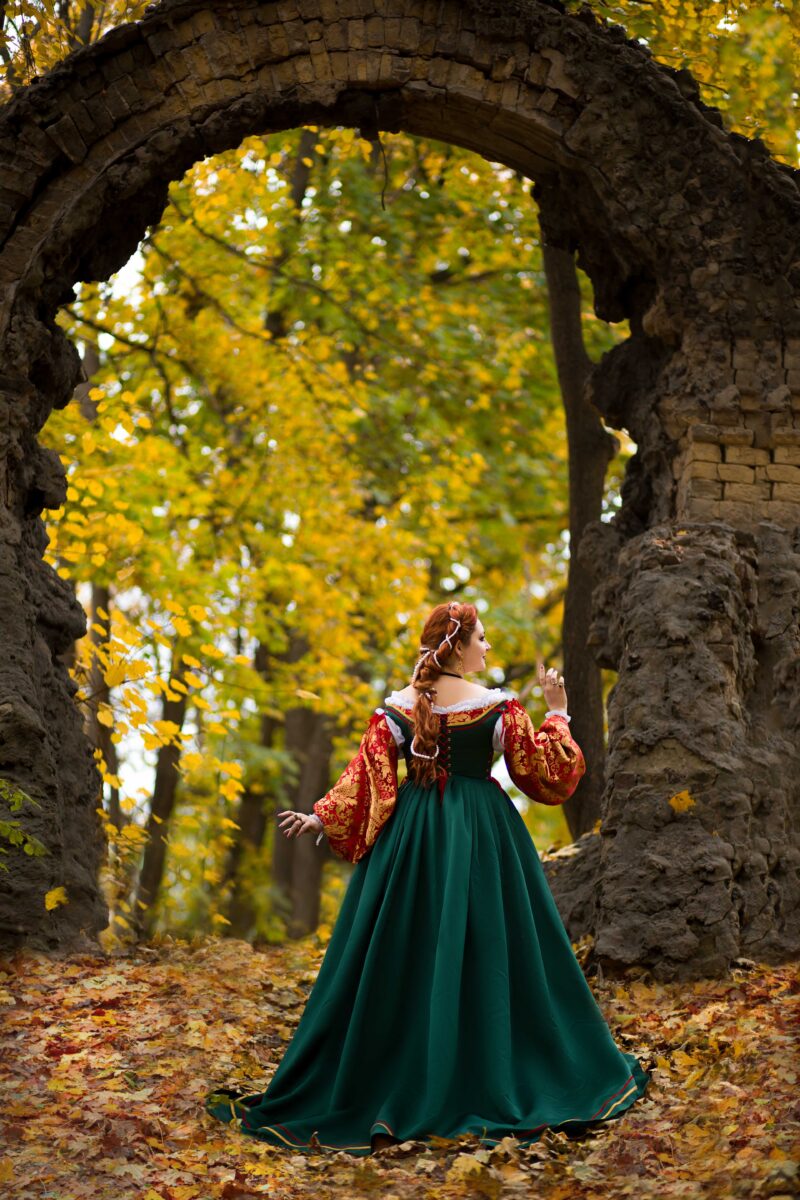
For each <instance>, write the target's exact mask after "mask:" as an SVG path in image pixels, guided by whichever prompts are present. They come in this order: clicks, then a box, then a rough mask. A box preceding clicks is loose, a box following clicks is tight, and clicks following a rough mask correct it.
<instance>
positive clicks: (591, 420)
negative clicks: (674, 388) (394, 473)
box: [542, 243, 618, 839]
mask: <svg viewBox="0 0 800 1200" xmlns="http://www.w3.org/2000/svg"><path fill="white" fill-rule="evenodd" d="M542 252H543V258H544V269H545V275H546V277H547V290H548V297H549V305H550V337H551V340H552V345H553V353H554V355H555V361H556V369H557V371H558V382H559V386H560V388H561V396H562V400H563V402H564V412H565V415H566V425H567V446H568V450H569V544H570V557H569V572H568V575H567V592H566V598H565V601H564V624H563V634H562V637H563V648H564V680H565V683H566V685H567V694H568V696H569V697H570V707H571V708H572V710H573V713H572V714H571V715H572V722H571V732H572V733H573V735H574V737H575V740H576V741H577V743H578V745H579V746H580V747H581V749H582V750H583V752H584V755H585V757H586V774H585V775H584V777H583V779H582V780H581V781H580V783H579V784H578V787H577V788H576V790H575V792H574V793H573V795H572V796H571V797H570V798H569V800H568V801H567V802H566V804H565V805H564V816H565V817H566V820H567V825H568V826H569V830H570V833H571V834H572V837H573V839H576V838H578V837H580V836H581V834H582V833H586V832H587V831H588V830H589V829H591V828H592V826H593V825H594V824H595V822H596V821H597V820H598V819H599V817H600V801H601V797H602V795H603V789H604V786H605V741H604V737H603V716H604V714H603V692H602V675H601V672H600V667H599V666H598V665H597V662H596V661H595V658H594V656H593V655H592V654H590V653H588V651H587V648H586V631H587V630H588V628H589V623H590V620H591V615H592V580H591V577H590V576H589V575H588V574H587V572H586V570H585V569H584V568H583V567H582V566H581V565H580V563H579V562H578V555H577V549H578V542H579V541H580V538H581V534H582V532H583V530H584V528H585V526H586V525H587V524H588V523H589V522H590V521H597V520H599V519H600V514H601V512H602V500H603V490H604V487H605V477H606V468H607V466H608V463H609V461H610V460H611V459H612V458H613V457H614V455H615V454H616V452H617V448H618V443H617V439H616V438H615V437H614V436H613V435H612V434H610V433H608V432H607V431H606V429H605V427H604V426H603V422H602V420H601V417H600V414H599V413H598V412H597V410H596V409H594V408H593V407H592V405H591V404H589V403H587V401H586V400H585V399H584V394H583V389H584V384H585V383H586V380H587V378H588V375H589V371H590V370H591V366H592V360H591V359H590V358H589V355H588V354H587V353H586V348H585V346H584V343H583V332H582V329H581V294H580V285H579V283H578V273H577V270H576V268H575V262H574V260H573V257H572V255H571V254H568V253H567V252H566V251H565V250H558V249H556V248H555V247H553V246H548V245H547V244H546V243H543V245H542Z"/></svg>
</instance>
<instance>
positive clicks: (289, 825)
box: [278, 808, 322, 838]
mask: <svg viewBox="0 0 800 1200" xmlns="http://www.w3.org/2000/svg"><path fill="white" fill-rule="evenodd" d="M281 817H283V818H284V820H283V821H280V818H281ZM278 819H279V824H280V829H281V833H285V834H286V836H287V838H290V837H300V835H301V834H303V833H319V831H320V830H321V829H322V822H321V821H320V819H319V817H318V816H317V815H316V813H301V812H295V811H294V810H293V809H291V808H286V809H284V810H283V812H279V813H278Z"/></svg>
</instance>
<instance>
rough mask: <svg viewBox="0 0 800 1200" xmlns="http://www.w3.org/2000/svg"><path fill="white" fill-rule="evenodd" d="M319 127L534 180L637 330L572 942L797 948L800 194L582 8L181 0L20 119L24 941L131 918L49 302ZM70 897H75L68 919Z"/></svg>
mask: <svg viewBox="0 0 800 1200" xmlns="http://www.w3.org/2000/svg"><path fill="white" fill-rule="evenodd" d="M303 124H317V125H323V126H325V125H334V124H335V125H352V126H356V127H358V128H359V129H360V130H361V131H362V133H364V134H365V135H371V134H373V133H375V132H376V131H378V130H385V131H399V130H402V131H405V132H407V133H412V134H421V135H426V136H430V137H434V138H438V139H441V140H444V141H450V142H453V143H455V144H458V145H461V146H463V147H465V148H469V149H472V150H474V151H477V152H478V153H480V154H482V155H483V156H484V157H486V158H488V159H490V160H492V161H502V162H504V163H506V164H507V165H509V166H512V167H515V168H518V169H519V170H521V171H522V172H523V173H524V174H525V175H526V176H529V177H531V178H533V179H534V180H535V181H536V185H535V191H534V194H535V196H536V199H537V201H538V204H539V209H540V218H541V223H542V227H543V230H544V234H545V237H546V238H547V240H548V241H550V242H551V243H553V244H556V245H561V246H565V247H568V248H571V249H577V251H578V261H579V264H580V265H581V266H582V267H583V268H584V269H585V270H586V271H587V272H588V274H589V275H590V277H591V280H592V283H593V287H594V293H595V304H596V310H597V313H598V315H599V316H601V317H603V318H604V319H607V320H611V321H617V320H621V319H623V318H627V319H628V320H629V322H630V328H631V336H630V338H629V339H628V340H627V341H626V342H625V343H623V344H622V345H620V346H618V347H617V348H616V349H615V350H614V351H612V352H611V353H610V354H609V355H607V356H606V357H605V358H604V359H603V361H602V363H600V364H599V365H598V367H597V368H596V369H595V370H594V372H593V374H592V378H591V380H590V383H589V393H590V396H591V398H592V400H593V402H594V403H595V405H596V406H597V408H598V409H599V410H600V411H601V412H602V414H603V416H604V417H605V419H606V420H607V422H608V423H609V424H610V425H612V426H615V427H622V428H625V429H627V430H628V431H629V433H630V434H631V436H632V437H633V438H634V440H635V441H636V442H637V444H638V453H637V454H636V456H635V457H634V459H633V460H632V462H631V464H630V467H629V470H628V473H627V477H626V481H625V486H624V489H623V504H622V509H621V512H620V513H619V514H618V516H617V518H616V519H615V521H614V522H613V523H612V524H605V523H601V522H598V523H597V524H595V525H593V526H590V527H588V528H587V529H586V531H585V532H584V535H583V537H582V539H581V543H580V546H579V547H578V548H577V552H578V553H579V554H580V555H581V558H582V561H584V562H585V563H586V564H587V565H588V566H589V567H590V568H592V569H593V571H594V572H595V577H596V581H597V586H596V589H595V593H594V602H595V617H594V620H593V624H592V627H591V629H590V630H589V632H588V637H587V644H588V645H589V646H590V647H591V649H592V652H593V653H594V654H595V655H596V657H597V660H598V661H599V662H600V663H601V665H605V666H609V667H613V668H615V669H616V670H617V671H618V672H619V678H618V681H617V683H616V685H615V688H614V689H613V692H612V696H611V698H610V703H609V770H608V785H607V792H606V795H605V798H604V818H603V821H602V825H601V829H600V831H599V833H598V834H596V835H586V837H585V838H583V839H581V842H580V843H579V845H578V849H579V851H580V853H579V854H577V855H576V854H575V853H574V848H572V853H571V854H570V855H569V856H563V858H558V856H557V858H556V860H555V861H554V862H553V863H552V864H551V881H552V883H553V886H554V890H555V891H556V892H557V895H558V898H559V903H560V906H561V909H562V912H563V913H564V915H565V918H566V919H567V920H568V922H569V927H570V932H571V934H572V936H573V937H574V936H577V934H578V933H579V932H581V931H583V930H584V929H592V930H593V931H594V932H595V935H596V943H595V954H596V956H597V959H598V961H599V962H600V963H602V964H605V965H607V966H608V967H610V966H613V965H614V964H624V963H628V962H633V961H635V962H639V963H644V964H647V965H649V966H651V967H652V969H653V970H654V972H655V973H656V975H657V976H659V977H662V978H670V977H673V976H677V975H683V976H692V975H700V974H703V973H708V972H715V971H721V970H724V969H725V968H726V966H727V965H728V964H729V963H730V961H731V960H732V959H733V958H735V957H736V955H737V954H740V953H747V954H750V955H753V956H757V957H761V958H765V959H770V960H773V961H776V960H779V959H781V958H782V957H786V956H787V955H790V954H793V953H796V951H797V948H798V945H800V917H798V913H800V904H798V900H799V899H800V882H799V878H798V877H799V871H800V868H799V864H800V850H799V849H798V838H797V830H796V827H795V824H794V823H795V821H796V814H797V808H798V805H797V799H798V782H797V781H798V778H800V770H798V767H800V762H799V761H798V759H799V758H800V749H799V748H798V742H799V739H798V736H797V734H798V730H799V729H800V635H799V634H798V621H797V616H798V597H799V596H800V528H798V526H799V525H800V313H798V303H797V296H798V283H800V256H799V255H798V251H797V232H796V231H797V229H798V227H800V221H799V220H798V218H799V217H800V195H799V194H798V173H797V172H794V171H792V170H791V169H789V168H788V167H785V166H782V165H781V164H778V163H776V162H774V161H773V160H771V159H770V158H769V156H768V154H767V152H766V150H765V149H764V147H763V146H762V145H761V143H759V142H757V141H748V140H746V139H744V138H742V137H739V136H737V135H730V134H727V133H725V132H724V131H723V129H722V127H721V126H722V123H721V119H720V117H719V114H718V113H717V112H716V110H714V109H710V108H708V107H707V106H705V105H704V104H703V103H702V102H701V101H700V99H699V96H698V92H697V88H696V85H695V84H694V82H693V80H692V79H691V78H690V77H689V76H688V75H687V73H685V72H673V71H671V70H669V69H667V68H665V67H663V66H661V65H659V64H657V63H655V62H654V61H653V60H652V58H651V57H650V56H649V54H648V53H647V51H646V50H645V49H644V48H643V47H641V46H640V45H638V44H636V43H633V42H630V41H628V40H627V39H626V37H625V35H624V33H623V31H622V30H620V29H618V28H616V27H613V26H612V27H607V26H603V25H600V24H598V23H597V22H596V21H595V19H594V18H593V17H592V16H591V15H590V14H589V13H588V12H587V11H584V12H582V13H581V14H580V15H569V14H567V13H565V12H564V11H563V9H562V7H561V5H560V4H559V3H558V2H557V0H277V2H271V3H258V2H256V0H225V2H224V3H221V4H220V3H216V4H211V3H208V0H205V2H204V0H164V2H163V3H161V4H157V5H151V6H150V7H149V8H148V9H147V10H146V13H145V17H144V19H143V20H141V21H139V22H136V23H131V24H128V25H124V26H121V27H119V28H117V29H114V30H113V31H111V32H110V33H108V34H107V35H106V36H105V37H104V38H103V39H102V40H101V41H99V42H98V43H96V44H94V45H91V46H89V47H86V48H84V49H82V50H79V51H77V52H74V53H72V54H71V55H70V56H69V57H68V58H67V59H66V60H65V61H64V62H63V63H61V64H60V65H59V66H58V67H57V68H55V69H54V70H53V71H52V72H50V73H49V74H48V75H47V76H45V77H42V78H40V79H37V80H35V81H34V82H33V84H32V85H31V86H29V87H28V88H26V89H25V90H24V91H22V92H21V93H20V94H18V95H17V96H16V97H15V98H14V99H13V100H12V101H11V102H10V103H8V104H7V105H6V106H5V107H4V108H3V109H2V110H0V153H2V156H3V161H4V163H5V167H4V172H3V178H2V184H0V339H2V350H3V353H2V359H1V360H0V412H2V423H1V424H0V446H2V459H0V471H1V472H2V474H0V481H2V490H0V532H1V533H2V537H0V556H1V557H0V596H2V601H3V602H2V604H0V646H1V647H2V650H3V653H2V655H0V774H2V775H3V776H4V777H6V778H9V779H11V780H12V781H13V782H16V783H17V784H18V785H19V786H22V787H23V788H24V789H25V790H26V791H28V792H29V793H30V794H31V795H33V796H34V797H36V798H38V799H39V800H40V801H41V802H42V809H41V810H40V811H41V814H42V815H41V817H39V818H36V817H34V818H33V819H30V820H29V822H28V824H29V827H30V828H31V831H32V832H35V833H37V834H38V835H39V836H41V837H42V838H43V840H45V841H46V842H47V843H48V845H49V847H50V850H51V854H50V856H49V858H47V859H43V860H39V859H37V860H33V861H32V862H31V869H30V872H29V873H28V874H26V875H25V877H24V878H23V877H21V876H13V875H9V876H2V877H0V878H2V880H3V885H4V887H5V888H6V891H7V895H6V897H5V898H4V899H3V901H2V904H1V905H0V939H1V940H2V941H3V942H4V943H6V944H11V945H13V944H15V943H19V942H29V943H33V944H38V945H43V946H53V947H55V946H62V945H70V944H75V943H76V942H78V941H79V940H80V939H81V938H83V937H89V938H91V937H92V936H93V935H94V934H95V932H96V931H97V930H98V929H100V928H102V927H103V925H104V921H105V914H104V909H103V903H102V899H101V897H100V895H99V892H98V887H97V882H96V866H97V862H98V861H99V855H100V853H101V847H100V845H99V840H98V836H97V832H96V829H95V814H94V808H95V805H96V802H97V800H96V797H97V794H98V783H97V776H96V773H95V769H94V765H93V760H92V755H91V752H90V749H89V746H88V743H87V742H86V741H85V739H84V736H83V733H82V730H81V725H80V720H79V717H78V713H77V709H76V707H75V706H74V704H73V703H72V700H71V694H72V692H73V691H74V687H73V685H72V684H71V681H70V679H69V676H68V673H67V671H66V668H65V666H64V664H63V662H61V660H60V659H59V658H58V655H60V654H62V653H63V652H64V651H65V650H66V649H68V647H69V646H70V645H71V643H72V642H73V641H74V640H75V639H76V638H77V637H80V636H82V634H83V632H84V631H85V614H84V613H83V611H82V610H81V609H80V608H79V607H78V606H77V604H76V602H75V600H74V599H73V597H72V594H71V592H70V590H69V588H68V587H66V586H65V585H64V584H63V582H62V581H61V580H60V579H59V577H58V576H56V575H55V574H54V573H53V572H52V571H51V569H50V568H49V567H47V566H46V565H45V564H44V563H43V562H42V559H41V554H42V551H43V548H44V544H45V534H44V525H43V522H42V521H41V516H40V514H41V512H42V510H43V509H45V508H55V507H59V506H60V505H61V504H62V503H63V501H64V499H65V482H64V474H63V470H62V468H61V464H60V462H59V461H58V459H57V456H55V455H52V454H50V453H49V452H47V451H46V450H45V449H44V448H42V447H41V446H40V445H39V444H38V442H37V440H36V435H37V432H38V431H39V430H40V429H41V428H42V426H43V425H44V423H45V421H46V419H47V416H48V414H49V413H50V411H51V410H52V408H53V407H63V406H64V405H65V404H67V403H68V402H69V400H70V398H71V396H72V394H73V390H74V388H75V386H76V384H77V383H78V382H79V379H80V363H79V359H78V355H77V351H76V350H75V348H74V347H73V346H72V345H71V343H70V342H69V341H68V339H67V338H66V337H65V336H64V334H63V332H62V331H61V329H60V328H59V327H58V326H57V325H56V323H55V321H54V317H55V313H56V311H57V309H58V307H59V305H60V304H63V303H65V302H67V301H69V300H70V299H72V298H73V288H74V285H75V283H76V282H78V281H81V280H91V279H103V278H107V277H108V275H110V274H111V273H112V272H113V271H115V270H117V269H118V268H119V267H120V266H122V265H123V264H124V262H125V261H126V260H127V258H128V257H129V256H130V254H131V253H132V252H133V250H134V249H135V247H136V246H137V244H138V242H139V240H140V239H141V237H142V236H143V234H144V233H145V230H146V228H147V226H148V224H150V223H152V222H153V221H155V220H157V219H158V217H159V216H160V214H161V212H162V210H163V208H164V206H165V204H166V199H167V188H168V184H169V182H170V181H171V180H172V179H174V178H178V177H180V176H181V174H182V173H183V172H184V171H185V170H186V169H187V168H188V167H189V166H190V165H191V164H192V163H193V162H195V161H196V160H197V159H198V158H201V157H204V156H206V155H209V154H215V153H218V152H220V151H222V150H225V149H229V148H231V147H233V146H235V145H237V144H238V143H239V142H240V141H241V140H242V139H243V138H244V137H246V136H249V135H252V134H254V133H265V132H272V131H276V130H280V129H285V128H290V127H294V126H297V125H303ZM37 820H38V821H40V824H39V825H38V826H37ZM87 847H88V848H90V849H88V850H87ZM54 864H55V867H54ZM54 870H55V875H54V874H53V872H54ZM56 876H57V882H59V883H64V884H65V885H66V886H67V888H68V891H69V895H70V897H71V903H70V904H69V905H67V906H64V907H62V908H59V909H56V910H55V912H54V913H46V912H45V911H44V908H43V905H42V902H41V895H42V893H43V891H45V890H46V888H47V887H49V886H53V883H54V882H55V881H56ZM587 880H588V881H590V884H587Z"/></svg>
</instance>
